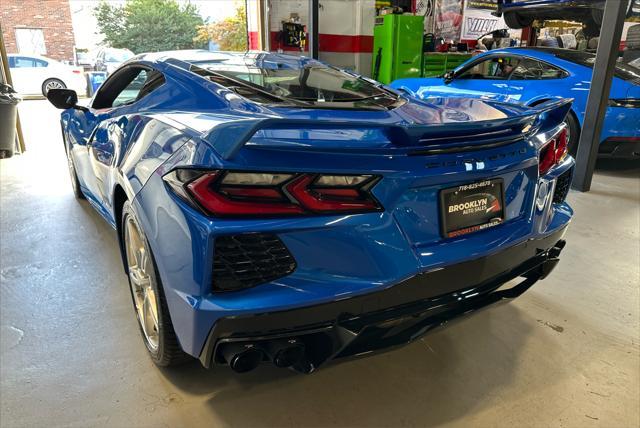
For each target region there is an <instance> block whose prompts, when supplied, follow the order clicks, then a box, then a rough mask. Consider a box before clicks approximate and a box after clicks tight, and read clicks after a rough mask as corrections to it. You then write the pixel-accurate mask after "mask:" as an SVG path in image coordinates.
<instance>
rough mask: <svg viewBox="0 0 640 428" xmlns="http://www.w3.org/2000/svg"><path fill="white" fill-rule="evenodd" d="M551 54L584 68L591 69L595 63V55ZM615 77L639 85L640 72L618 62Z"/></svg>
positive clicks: (556, 51)
mask: <svg viewBox="0 0 640 428" xmlns="http://www.w3.org/2000/svg"><path fill="white" fill-rule="evenodd" d="M553 54H554V55H555V56H556V57H558V58H560V59H563V60H565V61H571V62H574V63H576V64H580V65H583V66H585V67H589V68H593V64H594V63H595V61H596V56H595V54H592V53H588V52H580V51H572V50H568V49H567V50H564V49H563V50H554V51H553ZM614 74H615V76H616V77H618V78H620V79H622V80H626V81H628V82H632V83H634V84H636V85H640V71H638V70H637V69H635V68H633V67H630V66H629V65H627V64H625V63H623V62H618V63H617V64H616V68H615V71H614Z"/></svg>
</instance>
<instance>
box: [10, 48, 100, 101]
mask: <svg viewBox="0 0 640 428" xmlns="http://www.w3.org/2000/svg"><path fill="white" fill-rule="evenodd" d="M7 56H8V59H9V70H10V72H11V80H12V81H13V88H14V89H15V90H16V92H18V93H19V94H22V95H35V94H42V95H46V93H47V92H48V91H49V89H54V88H69V89H73V90H74V91H76V92H77V93H78V95H79V96H83V95H86V92H87V80H86V78H85V76H84V73H83V70H82V67H73V66H70V65H66V64H63V63H61V62H58V61H56V60H54V59H51V58H46V57H43V56H39V55H22V54H9V55H7Z"/></svg>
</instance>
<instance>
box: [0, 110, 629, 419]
mask: <svg viewBox="0 0 640 428" xmlns="http://www.w3.org/2000/svg"><path fill="white" fill-rule="evenodd" d="M20 112H21V114H22V119H23V124H24V128H25V135H26V138H27V145H28V149H29V151H28V152H27V153H26V154H25V155H23V156H17V157H14V158H13V159H10V160H2V161H0V169H1V170H2V179H1V180H2V181H1V188H0V192H1V204H0V208H1V227H2V229H1V258H0V263H1V271H0V273H1V278H2V287H1V295H0V297H1V339H2V341H1V342H2V346H1V352H2V353H1V360H0V363H1V377H2V385H1V393H0V400H1V413H0V425H2V426H3V427H18V426H21V427H33V426H74V427H88V426H112V427H130V426H148V427H161V426H172V427H173V426H208V427H212V426H216V427H218V426H292V427H300V426H317V427H324V426H392V427H397V426H422V427H424V426H481V427H485V426H518V427H528V426H532V427H534V426H535V427H539V426H551V427H570V426H573V427H592V426H593V427H637V426H639V425H640V416H639V415H640V410H639V405H640V387H639V385H640V383H639V382H640V379H639V372H640V353H639V341H640V337H639V336H640V321H639V310H640V272H639V266H640V265H639V261H640V240H639V229H640V179H639V177H640V170H639V169H638V168H637V165H635V166H631V167H628V166H627V167H626V168H613V167H612V166H611V164H608V165H604V167H602V168H600V169H599V171H598V172H597V175H596V177H595V179H594V185H593V190H592V191H591V193H589V194H578V193H572V194H571V195H570V196H569V199H570V201H571V202H572V204H573V207H574V208H575V210H576V216H575V220H574V222H573V224H572V226H571V228H570V231H569V233H568V236H567V240H568V245H567V248H566V250H565V252H564V253H563V257H562V262H561V263H560V265H559V267H558V269H557V270H556V271H555V272H554V273H553V275H552V276H551V277H550V278H548V279H547V280H545V281H543V282H540V283H538V284H536V285H535V286H534V288H533V289H532V290H530V291H529V292H527V293H526V294H525V295H524V296H522V297H521V298H519V299H517V300H516V301H514V302H512V303H510V304H508V305H502V306H499V307H496V308H493V309H492V310H488V311H485V312H482V313H480V314H478V315H476V316H474V317H471V318H468V319H466V320H464V321H462V322H460V323H457V324H454V325H452V326H451V327H450V328H448V329H443V330H439V331H437V332H435V333H433V334H432V335H430V336H427V337H425V338H424V339H422V340H420V341H417V342H416V343H413V344H412V345H410V346H407V347H404V348H402V349H399V350H397V351H393V352H390V353H386V354H382V355H378V356H374V357H370V358H366V359H361V360H357V361H351V362H346V363H343V364H337V365H333V366H330V367H327V368H326V369H324V370H321V371H319V372H317V373H315V374H313V375H311V376H303V375H298V374H294V373H292V372H289V371H287V370H279V369H275V368H271V367H267V366H265V367H263V368H260V369H259V370H256V371H254V372H251V373H249V374H246V375H243V376H238V375H235V374H233V373H232V372H231V371H230V370H227V369H220V370H216V371H210V372H209V371H205V370H204V369H202V368H201V367H200V366H199V364H197V363H193V364H190V365H187V366H184V367H181V368H176V369H171V370H160V369H158V368H156V367H155V366H154V365H153V364H152V363H151V361H150V360H149V359H148V358H147V356H146V355H145V349H144V347H143V344H142V341H141V339H140V337H139V333H138V328H137V326H136V321H135V316H134V313H133V310H132V307H131V301H130V295H129V290H128V289H127V283H126V278H125V276H124V274H123V271H122V268H121V265H120V259H119V255H118V253H117V250H116V236H115V233H114V232H113V231H112V230H111V228H110V227H109V226H108V225H107V224H106V223H105V222H104V221H103V220H102V219H101V218H100V217H99V216H98V214H96V213H95V212H94V211H93V209H92V208H90V207H89V205H87V204H86V203H78V202H77V201H76V200H75V199H74V198H73V196H72V194H71V186H70V184H69V179H68V176H67V170H66V164H65V158H64V151H63V148H62V143H61V141H60V129H59V125H58V123H57V117H58V112H57V111H56V110H54V109H53V108H52V107H50V106H49V105H48V104H47V102H46V101H25V102H23V103H22V104H21V106H20Z"/></svg>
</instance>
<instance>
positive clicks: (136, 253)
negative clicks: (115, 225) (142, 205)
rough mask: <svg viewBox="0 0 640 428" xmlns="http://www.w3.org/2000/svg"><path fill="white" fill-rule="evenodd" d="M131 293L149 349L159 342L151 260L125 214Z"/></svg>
mask: <svg viewBox="0 0 640 428" xmlns="http://www.w3.org/2000/svg"><path fill="white" fill-rule="evenodd" d="M124 234H125V235H124V239H125V247H126V253H127V266H128V269H129V284H130V286H131V295H132V296H133V303H134V306H135V310H136V315H137V317H138V323H139V324H140V328H141V329H142V333H143V335H144V338H145V342H146V343H147V346H148V347H149V349H150V350H151V351H153V352H155V351H157V349H158V346H159V328H158V325H159V324H158V299H157V297H156V292H155V290H156V288H155V285H156V284H155V279H154V276H153V275H152V274H151V272H152V269H153V264H152V261H151V258H150V255H149V253H148V252H147V248H146V246H145V244H144V238H143V236H142V234H141V233H140V229H139V227H138V224H137V223H136V221H135V219H134V218H133V217H132V216H128V217H127V220H126V224H125V230H124Z"/></svg>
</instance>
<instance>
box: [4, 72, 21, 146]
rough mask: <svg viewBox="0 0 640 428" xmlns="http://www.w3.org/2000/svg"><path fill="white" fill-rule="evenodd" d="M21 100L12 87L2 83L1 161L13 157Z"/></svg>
mask: <svg viewBox="0 0 640 428" xmlns="http://www.w3.org/2000/svg"><path fill="white" fill-rule="evenodd" d="M21 100H22V99H21V98H20V97H18V96H17V95H16V91H14V90H13V88H12V87H11V86H9V85H5V84H4V83H0V159H4V158H10V157H11V156H13V152H14V150H15V147H16V118H17V117H18V103H19V102H20V101H21Z"/></svg>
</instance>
